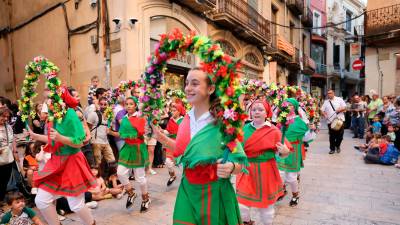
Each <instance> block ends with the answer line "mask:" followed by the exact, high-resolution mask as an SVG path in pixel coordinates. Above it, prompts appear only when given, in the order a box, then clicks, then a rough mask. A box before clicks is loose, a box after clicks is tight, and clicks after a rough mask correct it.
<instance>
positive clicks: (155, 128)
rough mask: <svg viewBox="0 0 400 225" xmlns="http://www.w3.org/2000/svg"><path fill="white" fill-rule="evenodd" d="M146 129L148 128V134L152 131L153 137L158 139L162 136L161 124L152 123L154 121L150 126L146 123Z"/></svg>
mask: <svg viewBox="0 0 400 225" xmlns="http://www.w3.org/2000/svg"><path fill="white" fill-rule="evenodd" d="M145 130H146V131H145V132H146V134H149V133H151V136H152V137H153V138H155V139H157V140H158V139H159V138H160V136H161V133H162V131H161V128H160V127H159V126H156V125H154V124H152V123H151V124H150V127H149V126H148V125H146V128H145Z"/></svg>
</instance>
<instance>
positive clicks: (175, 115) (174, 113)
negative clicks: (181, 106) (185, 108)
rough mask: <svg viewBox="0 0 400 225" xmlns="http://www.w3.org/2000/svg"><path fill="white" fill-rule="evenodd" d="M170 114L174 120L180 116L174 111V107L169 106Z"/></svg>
mask: <svg viewBox="0 0 400 225" xmlns="http://www.w3.org/2000/svg"><path fill="white" fill-rule="evenodd" d="M171 114H172V117H173V118H174V119H176V118H179V116H180V113H179V111H178V109H176V107H175V105H172V106H171Z"/></svg>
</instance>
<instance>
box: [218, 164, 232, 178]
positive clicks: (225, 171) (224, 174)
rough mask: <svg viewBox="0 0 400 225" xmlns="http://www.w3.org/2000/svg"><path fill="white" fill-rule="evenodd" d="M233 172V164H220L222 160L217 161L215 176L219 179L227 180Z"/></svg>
mask: <svg viewBox="0 0 400 225" xmlns="http://www.w3.org/2000/svg"><path fill="white" fill-rule="evenodd" d="M234 170H235V164H234V163H233V162H226V163H222V159H219V160H218V161H217V176H218V177H219V178H229V177H230V176H231V174H232V173H233V171H234Z"/></svg>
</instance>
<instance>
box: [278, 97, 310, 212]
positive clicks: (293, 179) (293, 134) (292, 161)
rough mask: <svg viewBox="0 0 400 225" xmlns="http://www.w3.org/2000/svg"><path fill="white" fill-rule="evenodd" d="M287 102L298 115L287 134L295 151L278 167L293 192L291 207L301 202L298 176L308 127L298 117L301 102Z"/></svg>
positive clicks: (281, 160) (293, 100)
mask: <svg viewBox="0 0 400 225" xmlns="http://www.w3.org/2000/svg"><path fill="white" fill-rule="evenodd" d="M286 101H287V102H289V103H290V104H289V105H291V108H292V109H291V110H294V112H295V113H296V118H295V119H294V122H293V123H292V124H290V125H289V127H288V128H287V130H286V134H285V137H286V138H287V139H288V140H289V142H290V143H291V144H292V146H293V148H294V151H293V152H291V153H290V154H289V156H288V157H287V158H284V159H282V158H280V159H278V167H279V171H280V174H281V177H282V179H283V180H284V182H285V183H287V184H289V186H290V189H291V191H292V195H293V196H292V199H291V200H290V203H289V205H290V206H296V205H297V204H298V202H299V183H298V181H297V175H298V172H299V171H300V169H301V168H302V167H303V165H302V163H303V159H302V154H301V152H302V150H301V149H302V145H303V138H304V135H305V133H306V132H307V131H308V126H307V124H306V123H305V122H304V121H303V120H302V119H301V118H300V116H299V115H298V111H299V110H298V108H299V102H298V101H297V100H296V99H294V98H288V99H287V100H286Z"/></svg>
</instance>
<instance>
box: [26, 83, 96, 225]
mask: <svg viewBox="0 0 400 225" xmlns="http://www.w3.org/2000/svg"><path fill="white" fill-rule="evenodd" d="M61 97H62V99H63V101H64V103H65V104H66V105H67V107H68V109H67V112H66V114H65V116H64V118H63V119H62V121H61V123H56V122H55V123H54V128H50V127H49V129H48V135H47V136H46V135H40V134H35V133H33V132H32V131H31V130H29V135H30V137H31V138H32V139H34V140H37V141H42V142H45V143H47V146H46V148H45V151H47V152H50V153H51V154H52V155H51V159H50V160H49V161H48V162H47V163H46V165H45V166H44V167H43V169H42V170H39V171H38V172H36V173H35V174H34V177H33V182H34V184H35V186H36V187H38V193H37V195H36V198H35V203H36V206H37V207H38V209H39V210H40V212H41V213H42V215H43V217H44V218H45V220H46V222H47V223H48V224H49V225H59V224H60V221H59V220H58V216H57V212H56V207H55V205H54V204H53V202H54V201H55V200H56V199H57V198H59V197H61V196H63V197H66V198H67V200H68V204H69V206H70V208H71V210H72V211H73V212H75V213H76V214H78V216H79V217H80V218H81V220H82V224H85V225H92V224H95V221H94V219H93V216H92V214H91V212H90V211H89V209H88V208H87V207H86V206H85V198H84V193H85V192H86V191H87V190H88V189H89V188H90V187H94V186H96V179H95V178H94V176H93V175H92V173H91V172H90V168H89V165H88V163H87V161H86V159H85V156H84V155H83V154H82V152H81V150H80V148H81V147H82V145H83V140H84V139H85V132H84V129H83V125H82V123H81V121H80V120H79V117H78V115H77V114H76V112H75V110H73V108H75V107H76V106H77V105H78V102H77V101H76V99H74V98H73V97H72V96H71V95H70V94H69V93H68V91H67V90H66V88H63V93H62V96H61Z"/></svg>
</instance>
